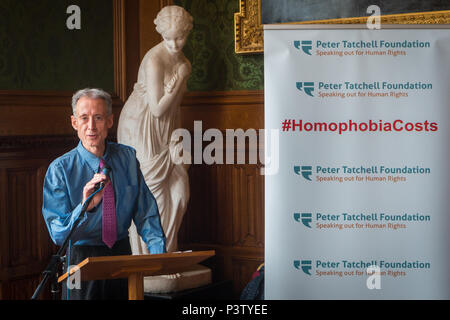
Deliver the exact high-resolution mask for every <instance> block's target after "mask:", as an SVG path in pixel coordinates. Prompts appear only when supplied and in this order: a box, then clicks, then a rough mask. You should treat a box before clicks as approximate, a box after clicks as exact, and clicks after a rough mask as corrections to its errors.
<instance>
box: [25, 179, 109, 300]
mask: <svg viewBox="0 0 450 320" xmlns="http://www.w3.org/2000/svg"><path fill="white" fill-rule="evenodd" d="M104 187H105V184H104V183H101V184H100V188H99V189H98V190H96V191H95V192H94V193H93V194H91V195H90V196H89V198H87V199H86V201H85V202H84V204H83V206H82V207H81V213H80V215H79V217H78V218H77V220H76V221H75V222H74V224H73V226H72V229H71V230H70V232H69V234H68V235H67V237H66V239H65V240H64V242H63V244H62V246H61V247H60V248H59V250H58V252H56V254H54V255H52V257H51V258H50V263H49V264H48V266H47V268H45V270H44V272H43V273H42V274H43V275H44V278H43V279H42V281H41V282H40V283H39V285H38V287H37V288H36V291H35V292H34V294H33V296H32V297H31V300H37V299H38V298H39V297H40V295H41V293H42V289H44V286H45V284H46V283H47V281H48V280H51V292H52V298H53V300H58V299H59V294H58V293H59V287H58V266H59V264H60V263H61V262H62V261H63V259H64V257H63V254H64V253H65V251H66V249H67V245H68V244H69V240H70V238H71V237H72V234H73V233H74V232H75V230H76V229H77V227H78V225H79V224H80V222H81V220H82V219H83V217H84V215H85V214H86V210H87V208H88V207H89V204H90V203H91V201H92V199H93V198H94V194H96V193H97V192H100V191H101V190H102V189H103V188H104ZM69 263H70V261H67V266H68V267H69ZM67 272H69V268H67ZM67 276H69V275H67Z"/></svg>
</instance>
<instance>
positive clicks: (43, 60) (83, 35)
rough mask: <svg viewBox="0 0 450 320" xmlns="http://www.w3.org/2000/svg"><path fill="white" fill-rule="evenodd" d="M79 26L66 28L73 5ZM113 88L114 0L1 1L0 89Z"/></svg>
mask: <svg viewBox="0 0 450 320" xmlns="http://www.w3.org/2000/svg"><path fill="white" fill-rule="evenodd" d="M72 4H76V5H78V6H79V7H80V9H81V30H73V31H72V30H68V29H67V27H66V20H67V18H68V17H69V16H70V14H67V13H66V10H67V7H68V6H69V5H72ZM88 86H94V87H100V88H103V89H105V90H108V91H113V89H114V56H113V10H112V1H111V0H95V1H92V0H0V90H69V91H74V90H76V89H79V88H84V87H88Z"/></svg>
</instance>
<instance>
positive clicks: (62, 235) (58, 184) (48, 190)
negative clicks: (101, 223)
mask: <svg viewBox="0 0 450 320" xmlns="http://www.w3.org/2000/svg"><path fill="white" fill-rule="evenodd" d="M81 207H82V204H81V202H80V203H79V204H78V205H77V206H75V207H73V206H72V204H71V201H70V191H69V188H68V186H67V184H66V180H65V177H64V170H63V168H62V167H61V166H60V165H59V164H55V163H52V164H51V165H50V166H49V169H48V170H47V174H46V175H45V179H44V190H43V205H42V214H43V216H44V220H45V224H46V225H47V229H48V231H49V233H50V237H51V238H52V240H53V242H54V243H55V244H56V245H58V246H61V245H62V244H63V243H64V240H65V239H66V237H67V236H68V235H69V233H70V230H72V228H73V225H74V223H75V221H76V220H77V219H78V217H79V216H80V214H81ZM88 219H89V213H86V215H85V216H84V217H83V219H82V220H81V221H80V223H79V225H78V228H77V229H76V230H75V232H74V233H73V234H72V238H71V240H72V242H76V241H77V240H79V239H80V238H82V229H83V225H85V224H86V221H87V220H88Z"/></svg>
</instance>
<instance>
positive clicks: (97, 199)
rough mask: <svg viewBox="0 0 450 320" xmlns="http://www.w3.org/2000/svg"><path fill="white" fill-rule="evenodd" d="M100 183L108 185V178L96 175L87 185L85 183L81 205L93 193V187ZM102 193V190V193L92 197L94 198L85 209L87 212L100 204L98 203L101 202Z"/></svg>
mask: <svg viewBox="0 0 450 320" xmlns="http://www.w3.org/2000/svg"><path fill="white" fill-rule="evenodd" d="M102 181H105V182H106V184H108V183H109V181H108V178H107V177H106V176H105V175H104V174H103V173H96V174H94V177H93V178H92V180H91V181H89V182H88V183H86V185H85V186H84V188H83V203H84V202H85V201H86V199H87V198H89V196H90V195H91V194H92V193H94V191H95V185H96V184H97V183H100V182H102ZM104 192H105V189H104V188H103V190H102V191H100V192H99V193H97V194H96V195H95V196H94V198H92V200H91V203H89V206H88V208H87V211H89V210H92V208H94V207H95V206H96V205H98V204H99V203H100V201H102V198H103V193H104Z"/></svg>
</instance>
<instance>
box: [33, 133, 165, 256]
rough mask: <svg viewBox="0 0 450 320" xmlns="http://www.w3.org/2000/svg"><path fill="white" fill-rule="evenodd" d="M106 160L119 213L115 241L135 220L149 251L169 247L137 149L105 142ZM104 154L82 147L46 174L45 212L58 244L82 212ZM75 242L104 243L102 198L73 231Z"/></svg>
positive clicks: (55, 163)
mask: <svg viewBox="0 0 450 320" xmlns="http://www.w3.org/2000/svg"><path fill="white" fill-rule="evenodd" d="M103 159H104V161H105V162H106V163H107V164H108V165H109V166H110V167H111V172H110V175H109V177H110V179H111V181H112V184H113V187H114V199H115V202H116V217H117V241H119V240H121V239H123V238H125V237H127V236H128V228H129V227H130V225H131V219H133V221H134V224H135V225H136V228H137V231H138V233H139V235H140V236H141V237H142V239H143V240H144V241H145V243H146V244H147V247H148V249H149V252H150V253H164V252H166V238H165V236H164V232H163V230H162V228H161V221H160V217H159V211H158V206H157V204H156V200H155V198H154V196H153V194H152V193H151V192H150V190H149V189H148V187H147V185H146V183H145V180H144V177H143V175H142V172H141V169H140V167H139V162H138V160H137V159H136V151H135V150H134V149H133V148H131V147H128V146H125V145H121V144H117V143H112V142H106V148H105V154H104V156H103ZM99 165H100V158H98V157H97V156H95V155H94V154H92V153H90V152H89V151H87V150H86V149H85V148H84V147H83V145H82V143H81V141H80V143H79V144H78V146H77V147H76V148H75V149H73V150H71V151H69V152H68V153H66V154H64V155H63V156H61V157H59V158H58V159H56V160H54V161H53V162H52V163H51V164H50V166H49V168H48V170H47V174H46V175H45V179H44V201H43V206H42V213H43V215H44V219H45V223H46V225H47V228H48V230H49V233H50V237H51V238H52V240H53V242H54V243H55V244H56V245H62V244H63V242H64V240H65V238H66V237H67V235H68V234H69V232H70V230H71V228H72V226H73V224H74V222H75V221H76V220H77V218H78V217H79V215H80V213H81V207H82V203H81V202H82V200H83V188H84V186H85V185H86V183H87V182H88V181H90V180H91V179H92V178H93V176H94V174H95V173H97V172H98V171H99ZM71 240H72V243H73V244H74V245H104V243H103V241H102V202H100V204H98V205H97V206H96V207H95V208H93V209H92V210H91V211H89V212H86V214H85V216H84V218H83V219H82V220H81V222H80V224H79V225H78V228H77V230H76V231H75V232H74V233H73V235H72V239H71Z"/></svg>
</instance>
